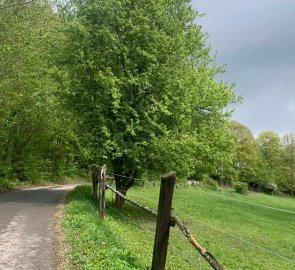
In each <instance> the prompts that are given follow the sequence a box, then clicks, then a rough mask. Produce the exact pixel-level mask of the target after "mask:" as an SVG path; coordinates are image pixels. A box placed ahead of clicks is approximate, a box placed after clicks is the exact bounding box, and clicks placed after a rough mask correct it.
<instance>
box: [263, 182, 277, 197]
mask: <svg viewBox="0 0 295 270" xmlns="http://www.w3.org/2000/svg"><path fill="white" fill-rule="evenodd" d="M263 191H264V192H266V193H268V194H274V192H276V191H278V185H277V184H276V183H274V182H271V183H266V184H265V185H263Z"/></svg>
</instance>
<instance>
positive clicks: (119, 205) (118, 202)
mask: <svg viewBox="0 0 295 270" xmlns="http://www.w3.org/2000/svg"><path fill="white" fill-rule="evenodd" d="M117 190H118V189H117ZM118 191H119V190H118ZM120 192H121V193H122V194H123V195H126V193H127V192H126V191H123V190H120ZM115 205H116V207H117V208H118V209H123V207H124V205H125V199H123V198H122V197H120V196H119V195H118V194H116V201H115Z"/></svg>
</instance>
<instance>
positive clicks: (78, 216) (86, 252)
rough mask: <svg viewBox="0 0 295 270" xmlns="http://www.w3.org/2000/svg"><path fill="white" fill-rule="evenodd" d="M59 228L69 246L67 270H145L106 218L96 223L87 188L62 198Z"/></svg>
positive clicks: (94, 205)
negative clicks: (61, 218)
mask: <svg viewBox="0 0 295 270" xmlns="http://www.w3.org/2000/svg"><path fill="white" fill-rule="evenodd" d="M66 201H67V205H66V213H65V220H64V222H63V227H64V231H65V236H66V239H67V240H68V241H69V244H70V246H71V251H70V254H69V255H70V261H71V265H70V268H71V269H93V270H100V269H101V270H103V269H108V270H118V269H120V270H131V269H132V270H133V269H145V267H144V266H143V265H142V264H140V263H139V261H138V259H137V258H136V257H135V256H133V255H132V253H131V252H130V250H128V249H127V248H126V247H125V246H124V243H122V242H121V239H120V237H119V235H118V233H117V232H116V231H115V230H114V228H113V227H112V225H111V223H110V220H109V218H106V220H105V221H104V222H103V223H101V224H100V223H99V222H98V211H97V206H96V203H95V202H94V201H93V199H92V197H91V189H90V186H79V187H77V188H76V189H75V190H73V191H71V192H69V193H68V194H67V196H66Z"/></svg>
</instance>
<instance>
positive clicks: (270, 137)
mask: <svg viewBox="0 0 295 270" xmlns="http://www.w3.org/2000/svg"><path fill="white" fill-rule="evenodd" d="M256 144H257V150H258V161H259V163H260V166H259V167H258V169H259V171H258V172H257V174H258V175H260V176H264V177H265V179H261V180H262V182H264V183H271V182H274V183H276V184H278V183H280V182H281V181H282V178H283V173H282V169H283V160H282V157H283V148H282V145H281V142H280V137H279V135H278V134H277V133H275V132H273V131H269V130H266V131H263V132H261V133H259V135H258V137H257V139H256Z"/></svg>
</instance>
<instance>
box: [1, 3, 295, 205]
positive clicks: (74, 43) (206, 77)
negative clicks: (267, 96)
mask: <svg viewBox="0 0 295 270" xmlns="http://www.w3.org/2000/svg"><path fill="white" fill-rule="evenodd" d="M199 17H200V14H199V13H198V11H196V10H194V9H193V8H192V6H191V3H190V1H188V0H172V1H164V0H158V1H156V0H120V1H117V0H116V1H115V0H102V1H92V0H84V1H80V0H71V1H61V2H60V3H55V4H52V3H50V2H47V1H40V0H36V1H32V2H29V3H27V4H25V5H24V4H23V2H21V1H11V0H9V1H8V0H5V1H2V2H1V3H0V127H1V129H0V179H12V180H14V181H16V180H18V181H27V180H29V181H33V182H36V181H42V180H47V179H51V180H52V179H58V178H59V177H61V176H63V175H69V176H73V175H78V174H81V173H82V174H83V173H85V172H87V171H88V166H89V164H92V163H99V164H103V163H106V164H108V167H109V168H112V171H113V172H114V173H115V174H118V176H115V180H116V185H117V188H118V189H119V190H121V191H122V193H123V194H124V193H125V194H126V192H127V190H128V189H129V188H130V187H131V186H132V185H133V184H134V181H133V179H132V178H135V177H147V178H154V177H158V176H159V175H161V174H163V173H164V172H166V171H169V170H175V171H177V172H178V176H179V177H180V178H186V177H197V178H200V177H202V175H204V174H208V175H210V176H212V177H213V178H215V179H218V180H221V181H225V180H227V181H237V180H241V181H248V182H249V183H250V185H251V184H252V183H255V184H257V185H258V184H259V185H260V184H261V183H262V182H263V181H267V183H276V184H277V185H278V187H279V188H280V189H282V190H284V191H292V190H294V186H293V187H292V184H290V183H293V182H294V180H290V181H289V180H288V181H289V182H288V181H287V180H286V179H291V178H292V179H293V174H294V173H293V171H292V170H293V167H292V166H293V165H292V166H291V164H293V163H292V162H293V154H292V156H291V152H292V151H291V148H292V147H291V148H290V147H289V146H288V147H287V146H284V147H283V146H282V145H281V144H280V140H279V141H278V145H277V149H269V148H264V146H261V145H265V144H266V141H267V139H265V140H263V138H261V139H260V140H258V138H257V140H255V139H249V138H250V137H251V136H250V135H249V136H248V137H249V138H248V137H247V136H246V134H245V135H242V134H244V133H247V132H246V131H243V132H242V130H243V128H239V127H238V126H239V125H238V124H237V123H235V122H230V117H231V114H232V111H231V110H230V109H227V106H228V105H229V104H230V103H235V102H237V101H238V100H239V98H238V97H237V96H236V95H235V93H234V90H233V86H232V85H228V84H226V83H224V82H222V81H218V80H216V79H215V75H216V74H218V73H221V72H223V71H224V70H223V68H222V67H220V66H218V65H217V64H216V62H215V59H214V58H212V57H211V54H210V46H208V45H207V43H206V38H207V34H206V33H204V32H203V30H202V27H201V26H200V25H198V23H197V22H198V19H199ZM245 129H247V128H245ZM250 133H251V132H250ZM239 136H241V137H242V138H243V139H244V136H245V137H247V138H245V141H246V142H247V145H243V144H241V143H240V139H239ZM252 137H253V135H252ZM267 138H268V137H267ZM259 142H260V143H259ZM284 145H285V144H284ZM248 148H249V149H250V150H249V149H248ZM251 149H252V150H251ZM263 149H264V150H263ZM287 149H288V150H287ZM269 151H274V153H275V154H276V157H275V155H272V154H270V153H269ZM283 153H284V154H283ZM287 153H290V156H288V154H287ZM292 153H293V152H292ZM278 156H279V157H280V158H279V157H278ZM268 158H269V159H268ZM283 161H284V162H285V163H284V162H283ZM278 164H279V166H278ZM283 164H284V165H283ZM288 166H289V167H288ZM290 166H291V167H290ZM279 167H280V169H279ZM258 168H259V169H258ZM269 168H271V170H270V169H269ZM287 172H288V173H287ZM119 175H123V176H125V177H121V176H119ZM283 175H284V176H283ZM254 176H255V177H254ZM279 176H280V177H281V178H280V180H279ZM285 176H288V178H286V177H285ZM126 177H129V178H126ZM126 179H127V180H126ZM252 180H255V182H254V181H252ZM292 181H293V182H292ZM252 186H253V184H252ZM120 203H123V202H118V204H120Z"/></svg>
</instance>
